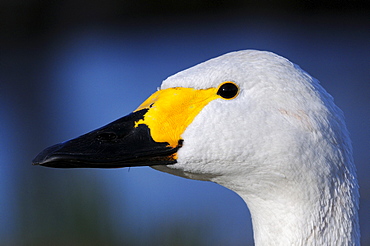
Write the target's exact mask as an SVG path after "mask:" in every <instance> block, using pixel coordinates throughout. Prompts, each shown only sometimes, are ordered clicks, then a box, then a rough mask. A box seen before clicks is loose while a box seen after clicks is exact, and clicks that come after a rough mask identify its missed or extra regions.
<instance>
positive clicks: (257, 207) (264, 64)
mask: <svg viewBox="0 0 370 246" xmlns="http://www.w3.org/2000/svg"><path fill="white" fill-rule="evenodd" d="M224 81H233V82H235V83H236V84H238V85H239V87H240V93H239V95H238V96H237V97H236V98H235V99H233V100H223V99H217V100H214V101H211V102H210V103H209V104H208V105H206V106H205V107H204V108H203V110H202V111H201V112H200V113H199V114H198V115H197V116H196V117H195V119H194V121H193V122H192V123H191V124H190V125H189V126H188V127H187V129H186V130H185V132H184V133H183V135H182V138H183V139H184V145H183V147H182V148H181V149H180V150H179V152H178V163H177V164H175V165H168V166H156V167H155V168H156V169H158V170H161V171H165V172H168V173H172V174H175V175H179V176H182V177H186V178H191V179H198V180H207V181H213V182H215V183H218V184H220V185H223V186H225V187H227V188H229V189H230V190H233V191H234V192H236V193H237V194H239V195H240V196H241V197H242V198H243V199H244V201H245V202H246V204H247V206H248V208H249V209H250V212H251V215H252V222H253V230H254V237H255V243H256V245H359V238H360V233H359V225H358V213H357V210H358V198H359V194H358V184H357V179H356V173H355V167H354V163H353V159H352V147H351V143H350V139H349V134H348V132H347V129H346V126H345V123H344V117H343V114H342V112H341V110H340V109H339V108H338V107H337V106H336V105H335V104H334V102H333V99H332V97H331V96H330V95H329V94H328V93H327V92H326V91H325V90H324V89H323V88H322V87H321V86H320V85H319V83H318V81H317V80H316V79H314V78H312V77H311V76H310V75H308V74H307V73H306V72H304V71H303V70H302V69H300V68H299V67H298V66H297V65H295V64H293V63H291V62H290V61H288V60H287V59H285V58H282V57H280V56H278V55H275V54H273V53H269V52H262V51H253V50H247V51H238V52H233V53H229V54H226V55H223V56H220V57H217V58H214V59H212V60H209V61H207V62H204V63H202V64H199V65H197V66H195V67H192V68H190V69H187V70H185V71H182V72H179V73H177V74H175V75H173V76H171V77H169V78H168V79H167V80H165V81H164V82H163V84H162V86H161V89H165V88H169V87H192V88H196V89H205V88H210V87H217V86H218V85H219V84H221V83H222V82H224Z"/></svg>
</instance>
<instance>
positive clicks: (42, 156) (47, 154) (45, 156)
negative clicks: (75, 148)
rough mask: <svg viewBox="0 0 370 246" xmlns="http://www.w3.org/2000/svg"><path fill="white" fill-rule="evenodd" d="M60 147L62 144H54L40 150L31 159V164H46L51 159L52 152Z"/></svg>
mask: <svg viewBox="0 0 370 246" xmlns="http://www.w3.org/2000/svg"><path fill="white" fill-rule="evenodd" d="M61 147H62V144H56V145H53V146H51V147H49V148H46V149H44V150H43V151H42V152H40V153H39V154H38V155H37V156H36V157H35V158H34V159H33V160H32V165H34V166H48V165H47V164H48V163H50V162H51V161H53V160H54V159H55V158H53V156H52V155H53V153H55V152H56V151H57V150H59V149H60V148H61Z"/></svg>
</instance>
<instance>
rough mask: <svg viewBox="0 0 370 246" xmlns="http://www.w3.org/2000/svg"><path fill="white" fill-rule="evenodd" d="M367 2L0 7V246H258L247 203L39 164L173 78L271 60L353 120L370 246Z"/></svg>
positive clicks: (150, 176) (131, 174) (205, 186)
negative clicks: (237, 53)
mask: <svg viewBox="0 0 370 246" xmlns="http://www.w3.org/2000/svg"><path fill="white" fill-rule="evenodd" d="M369 7H370V4H369V1H355V0H348V1H329V0H298V1H288V0H280V1H273V0H263V1H241V0H229V1H211V0H178V1H171V0H159V1H150V0H136V1H134V0H131V1H130V0H104V1H103V0H91V1H84V0H65V1H40V0H1V1H0V245H252V244H253V238H252V237H253V233H252V228H251V221H250V215H249V212H248V210H247V207H246V205H245V204H244V203H243V201H242V200H241V199H240V198H239V197H238V196H237V195H236V194H234V193H233V192H231V191H229V190H227V189H225V188H223V187H221V186H219V185H216V184H213V183H209V182H200V181H193V180H186V179H183V178H179V177H175V176H171V175H168V174H164V173H160V172H158V171H155V170H153V169H150V168H149V167H143V168H130V169H127V168H125V169H115V170H91V169H78V170H77V169H74V170H58V169H48V168H43V167H35V166H31V160H32V159H33V158H34V156H35V155H36V154H37V153H38V152H39V151H41V150H42V149H44V148H45V147H47V146H50V145H52V144H55V143H57V142H61V141H64V140H66V139H69V138H73V137H76V136H79V135H81V134H83V133H86V132H88V131H90V130H93V129H95V128H97V127H100V126H102V125H105V124H106V123H108V122H111V121H113V120H115V119H117V118H119V117H121V116H123V115H126V114H128V113H129V112H131V111H132V110H133V109H135V108H136V107H137V106H138V105H139V104H140V103H141V102H142V101H143V100H144V99H146V98H147V97H148V96H149V95H150V94H151V93H153V92H154V91H155V90H156V88H157V87H158V86H159V85H160V83H161V81H162V80H164V79H165V78H166V77H168V76H169V75H171V74H174V73H176V72H178V71H180V70H183V69H185V68H188V67H191V66H193V65H195V64H197V63H199V62H202V61H205V60H207V59H209V58H212V57H215V56H218V55H221V54H224V53H227V52H230V51H234V50H241V49H251V48H252V49H261V50H269V51H273V52H276V53H278V54H280V55H283V56H285V57H287V58H289V59H290V60H292V61H293V62H295V63H297V64H299V65H300V66H301V67H302V68H303V69H305V70H306V71H308V72H309V73H310V74H311V75H313V76H314V77H316V78H318V79H319V80H320V81H321V83H322V85H323V86H324V87H325V88H326V89H327V91H328V92H329V93H331V94H332V95H333V96H334V98H335V101H336V103H337V104H338V105H339V106H340V107H341V108H342V110H343V111H344V112H345V115H346V119H347V124H348V128H349V130H350V132H351V136H352V141H353V147H354V157H355V161H356V165H357V169H358V178H359V182H360V186H361V210H360V217H361V221H360V223H361V230H362V243H363V245H370V213H369V211H370V179H369V178H368V175H369V160H370V154H369V153H370V151H369V145H370V144H369V143H370V141H369V139H370V132H369V125H370V110H369V105H370V100H369V99H370V93H369V92H370V18H369V16H370V8H369Z"/></svg>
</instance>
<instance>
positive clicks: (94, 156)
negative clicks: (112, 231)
mask: <svg viewBox="0 0 370 246" xmlns="http://www.w3.org/2000/svg"><path fill="white" fill-rule="evenodd" d="M147 111H148V109H141V110H139V111H136V112H134V113H131V114H129V115H127V116H125V117H122V118H120V119H118V120H116V121H114V122H112V123H110V124H108V125H106V126H104V127H101V128H99V129H97V130H94V131H92V132H89V133H87V134H85V135H82V136H80V137H77V138H75V139H72V140H69V141H67V142H63V143H60V144H56V145H54V146H51V147H49V148H47V149H45V150H44V151H42V152H41V153H40V154H39V155H37V156H36V158H35V159H34V160H33V164H34V165H41V166H46V167H56V168H115V167H129V166H148V165H168V164H174V163H176V158H175V154H176V152H177V150H178V149H179V148H180V147H181V142H182V141H181V140H179V141H178V144H177V146H174V147H172V146H169V145H168V143H165V142H162V143H160V142H159V143H158V142H155V141H154V140H153V138H152V137H151V135H150V129H149V128H148V126H147V125H145V124H140V125H138V126H137V127H135V122H137V121H139V120H143V119H144V115H145V113H146V112H147Z"/></svg>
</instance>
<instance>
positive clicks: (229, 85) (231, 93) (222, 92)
mask: <svg viewBox="0 0 370 246" xmlns="http://www.w3.org/2000/svg"><path fill="white" fill-rule="evenodd" d="M238 92H239V87H238V86H237V85H236V84H235V83H233V82H225V83H223V84H221V85H220V87H219V88H218V91H217V95H219V96H221V97H222V98H224V99H233V98H235V97H236V96H237V95H238Z"/></svg>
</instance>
